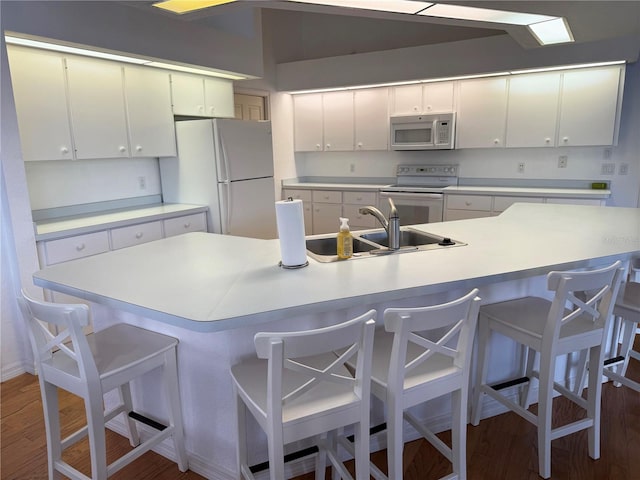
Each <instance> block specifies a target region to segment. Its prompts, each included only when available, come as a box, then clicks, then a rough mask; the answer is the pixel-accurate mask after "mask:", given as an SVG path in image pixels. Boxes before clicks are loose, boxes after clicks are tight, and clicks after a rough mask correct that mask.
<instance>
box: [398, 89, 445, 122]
mask: <svg viewBox="0 0 640 480" xmlns="http://www.w3.org/2000/svg"><path fill="white" fill-rule="evenodd" d="M391 97H392V100H391V112H392V114H393V115H416V114H419V113H436V112H452V111H453V110H454V82H430V83H424V84H421V83H416V84H411V85H400V86H398V87H393V90H392V94H391Z"/></svg>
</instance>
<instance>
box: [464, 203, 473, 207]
mask: <svg viewBox="0 0 640 480" xmlns="http://www.w3.org/2000/svg"><path fill="white" fill-rule="evenodd" d="M464 204H465V205H466V206H467V207H470V206H471V205H473V202H464Z"/></svg>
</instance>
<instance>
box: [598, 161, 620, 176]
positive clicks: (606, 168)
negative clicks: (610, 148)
mask: <svg viewBox="0 0 640 480" xmlns="http://www.w3.org/2000/svg"><path fill="white" fill-rule="evenodd" d="M600 173H601V174H602V175H613V174H614V173H616V164H615V163H603V164H602V170H601V171H600Z"/></svg>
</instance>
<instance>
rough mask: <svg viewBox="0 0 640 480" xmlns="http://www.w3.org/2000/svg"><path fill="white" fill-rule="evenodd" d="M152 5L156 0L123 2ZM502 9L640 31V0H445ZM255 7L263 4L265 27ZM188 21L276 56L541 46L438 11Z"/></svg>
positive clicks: (598, 29)
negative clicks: (491, 40) (489, 40)
mask: <svg viewBox="0 0 640 480" xmlns="http://www.w3.org/2000/svg"><path fill="white" fill-rule="evenodd" d="M123 3H127V4H128V5H133V6H135V7H137V8H144V9H147V10H149V11H150V12H151V11H152V12H153V14H155V15H169V16H172V17H173V18H176V16H175V15H174V14H171V13H168V12H164V11H160V10H159V9H156V8H153V7H151V3H152V2H150V1H144V2H139V1H137V2H123ZM441 3H455V4H460V5H471V6H477V7H483V8H493V9H498V10H512V11H520V12H526V13H540V14H545V15H552V16H558V17H564V18H566V19H567V21H568V23H569V26H570V28H571V31H572V33H573V35H574V38H575V42H576V43H585V42H592V41H600V40H607V39H611V38H618V37H627V36H640V0H626V1H615V0H613V1H591V0H590V1H584V0H579V1H561V0H556V1H549V0H543V1H529V0H523V1H495V0H494V1H491V0H486V1H485V0H478V1H448V0H447V1H446V2H441ZM253 8H261V9H262V32H260V31H259V28H257V29H256V28H255V25H254V23H253V22H254V20H253V19H254V17H253V14H252V9H253ZM179 18H180V19H181V20H183V21H187V22H196V23H199V24H203V25H211V26H214V27H216V28H221V29H226V30H234V31H236V32H240V33H241V34H245V35H251V34H264V37H265V46H266V48H270V49H271V50H272V52H271V54H272V55H273V59H274V60H275V62H276V63H286V62H293V61H298V60H308V59H318V58H324V57H333V56H341V55H351V54H356V53H366V52H373V51H381V50H391V49H397V48H403V47H412V46H418V45H429V44H436V43H444V42H452V41H456V40H466V39H470V38H479V37H488V36H491V35H499V34H504V33H508V34H509V35H511V36H512V37H513V38H514V39H515V40H516V41H517V42H518V43H519V44H520V45H521V46H522V47H523V48H526V49H530V48H545V47H540V46H539V45H538V44H537V42H535V40H534V39H533V37H532V36H531V34H530V33H529V32H528V31H527V30H526V28H525V27H515V26H505V25H500V24H488V23H479V22H468V21H460V20H448V19H436V18H430V17H425V16H417V15H402V14H392V13H384V12H375V11H366V10H353V9H345V8H339V7H323V6H316V5H308V4H298V3H295V2H284V1H278V0H242V1H238V2H235V3H231V4H227V5H222V6H219V7H213V8H209V9H205V10H201V11H198V12H194V13H191V14H186V15H182V16H179Z"/></svg>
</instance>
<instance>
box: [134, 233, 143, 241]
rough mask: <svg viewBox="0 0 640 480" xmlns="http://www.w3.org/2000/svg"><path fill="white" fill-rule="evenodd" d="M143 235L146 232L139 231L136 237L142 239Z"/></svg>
mask: <svg viewBox="0 0 640 480" xmlns="http://www.w3.org/2000/svg"><path fill="white" fill-rule="evenodd" d="M143 235H144V233H142V232H138V233H136V238H137V239H138V240H140V239H141V238H142V237H143Z"/></svg>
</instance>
